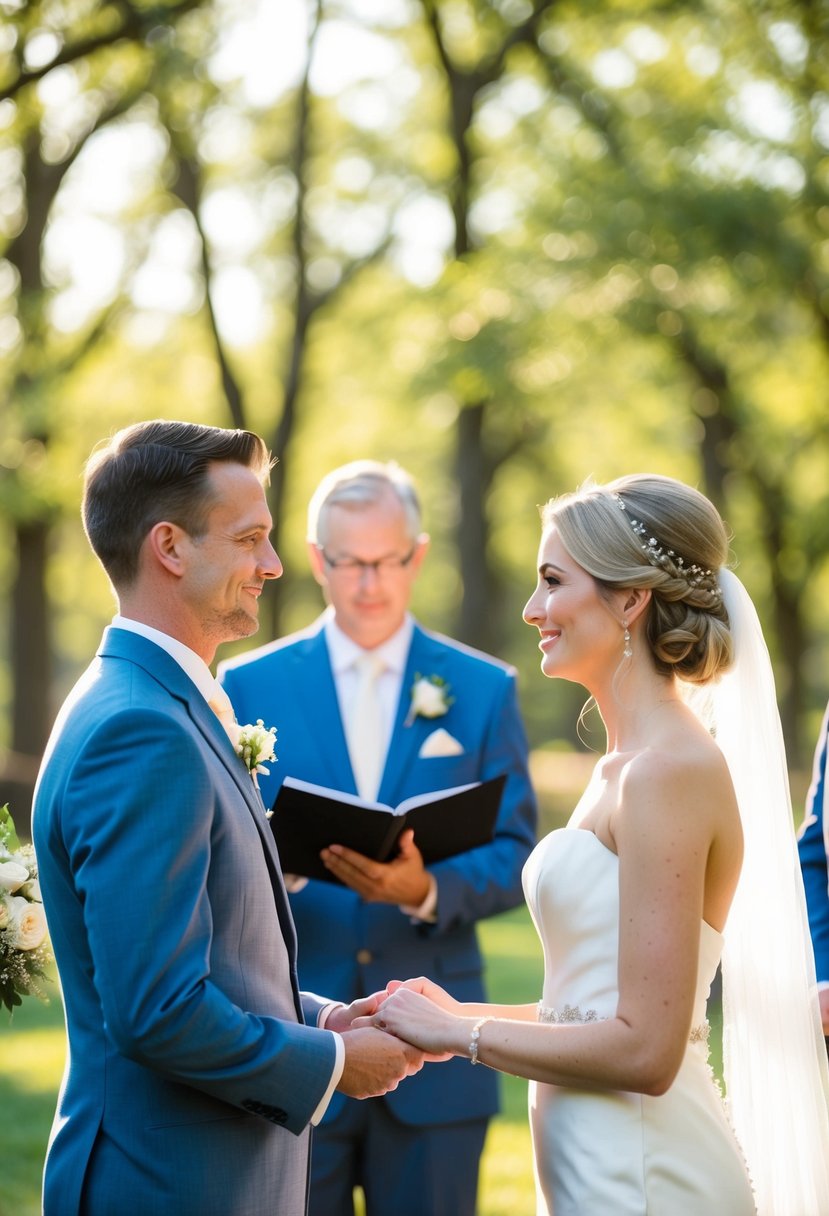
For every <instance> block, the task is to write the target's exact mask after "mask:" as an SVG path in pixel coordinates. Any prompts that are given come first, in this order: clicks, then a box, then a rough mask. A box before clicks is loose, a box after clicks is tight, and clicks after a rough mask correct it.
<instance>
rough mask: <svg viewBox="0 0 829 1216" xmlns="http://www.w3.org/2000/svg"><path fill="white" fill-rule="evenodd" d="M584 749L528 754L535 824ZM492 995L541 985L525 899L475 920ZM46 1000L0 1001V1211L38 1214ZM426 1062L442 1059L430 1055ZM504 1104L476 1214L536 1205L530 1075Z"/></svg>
mask: <svg viewBox="0 0 829 1216" xmlns="http://www.w3.org/2000/svg"><path fill="white" fill-rule="evenodd" d="M591 763H592V761H590V759H589V758H584V757H571V758H570V757H564V756H552V755H549V754H546V755H545V754H539V753H536V754H535V755H534V756H533V765H532V768H533V779H534V782H535V784H536V788H537V789H538V791H539V793H540V795H541V823H540V825H539V826H540V833H539V834H543V833H544V832H547V831H549V830H551V829H552V828H553V827H558V826H561V824H562V823H563V822H564V821H565V820H566V817H567V815H568V814H569V810H570V808H571V807H572V806H573V805H574V804H575V799H576V794H577V791H578V789H579V788H580V787H581V785H582V784H583V782H584V780H585V776H586V768H587V766H588V765H589V764H591ZM480 936H481V942H482V945H483V949H484V954H485V957H486V964H487V984H488V988H489V992H490V996H491V998H492V999H493V1000H494V1001H499V1002H505V1003H507V1002H513V1003H516V1004H522V1003H525V1002H527V1001H535V1000H537V999H538V998H539V996H540V994H541V977H542V959H541V948H540V945H539V943H538V939H537V937H536V934H535V930H534V929H533V927H532V924H531V921H530V917H529V913H528V912H527V911H526V909H525V908H523V907H522V908H516V909H514V910H513V911H511V912H507V913H505V914H504V915H502V916H498V917H493V918H492V919H491V920H489V921H485V922H483V923H482V924H481V925H480ZM50 990H51V993H52V999H51V1001H50V1003H49V1004H48V1005H45V1004H42V1003H41V1002H40V1001H38V1000H36V999H34V998H30V999H28V1000H26V1001H24V1003H23V1005H22V1006H21V1007H20V1008H18V1009H17V1010H16V1011H15V1013H14V1016H13V1018H12V1019H11V1020H9V1015H8V1013H7V1012H6V1010H5V1009H3V1008H2V1007H0V1216H38V1214H39V1212H40V1174H41V1169H42V1165H43V1157H44V1153H45V1149H46V1142H47V1138H48V1135H49V1128H50V1126H51V1122H52V1115H53V1112H54V1107H55V1096H56V1093H57V1089H58V1085H59V1083H60V1077H61V1072H62V1069H63V1054H64V1036H63V1015H62V1010H61V1004H60V999H59V997H58V995H57V989H56V988H54V987H52V986H51V985H50ZM709 1012H710V1016H711V1021H712V1035H711V1055H712V1064H713V1066H714V1069H715V1071H716V1072H718V1073H719V1071H720V1048H719V1039H720V1035H719V1024H718V1018H717V1014H718V1010H717V1008H716V1007H715V1008H713V1009H711V1010H710V1011H709ZM430 1067H439V1065H432V1066H430ZM502 1094H503V1110H502V1113H501V1114H500V1116H499V1117H498V1118H497V1119H495V1120H494V1121H493V1123H492V1125H491V1127H490V1131H489V1135H488V1138H487V1144H486V1149H485V1151H484V1159H483V1163H482V1177H481V1191H480V1204H479V1216H530V1214H531V1213H533V1212H534V1211H535V1198H534V1188H533V1180H532V1162H531V1153H530V1136H529V1129H528V1126H527V1084H526V1082H525V1081H522V1080H519V1079H518V1078H516V1077H503V1078H502Z"/></svg>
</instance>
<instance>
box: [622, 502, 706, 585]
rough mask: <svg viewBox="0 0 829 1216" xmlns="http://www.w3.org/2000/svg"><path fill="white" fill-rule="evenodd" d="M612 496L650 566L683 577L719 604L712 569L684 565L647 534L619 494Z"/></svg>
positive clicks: (669, 550) (680, 558)
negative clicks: (622, 512) (637, 539)
mask: <svg viewBox="0 0 829 1216" xmlns="http://www.w3.org/2000/svg"><path fill="white" fill-rule="evenodd" d="M612 496H613V498H614V499H615V501H616V503H617V505H618V506H619V507H620V508H621V509H622V510H623V511H624V513H625V516H626V518H627V520H628V523H629V524H630V526H631V528H632V529H633V531H634V532H635V533H636V535H637V537H638V538H639V544H640V546H641V548H642V552H643V553H644V554H645V557H646V558H647V559H648V561H649V563H650V564H651V565H652V566H658V567H659V568H660V569H662V570H664V571H665V573H666V574H669V575H671V577H672V578H681V579H684V581H685V582H686V583H687V584H688V586H689V587H691V588H693V589H694V590H695V591H696V590H699V591H705V592H707V593H708V595H710V596H711V602H712V604H719V603H720V602H721V600H722V590H721V589H720V586H719V583H718V582H717V578H716V575H715V574H714V571H713V570H708V569H706V568H705V567H704V566H698V565H697V564H696V562H694V563H693V564H691V565H686V564H685V559H684V558H683V557H681V556H680V555H679V554H678V553H675V552H674V550H673V549H666V548H665V547H664V546H663V545H661V544H660V543H659V541H658V540H657V539H656V537H655V536H649V535H648V529H647V528H646V527H645V525H644V524H643V523H642V521H641V519H635V518H634V516H632V515H631V514H630V513H629V512H628V509H627V506H626V504H625V501H624V499H623V498H622V496H621V494H616V493H613V495H612ZM705 584H707V586H706V585H705Z"/></svg>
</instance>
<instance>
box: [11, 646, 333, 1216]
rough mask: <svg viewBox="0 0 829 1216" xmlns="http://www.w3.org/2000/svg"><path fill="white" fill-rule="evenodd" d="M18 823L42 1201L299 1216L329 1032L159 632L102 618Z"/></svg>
mask: <svg viewBox="0 0 829 1216" xmlns="http://www.w3.org/2000/svg"><path fill="white" fill-rule="evenodd" d="M33 834H34V841H35V847H36V851H37V858H38V865H39V872H40V882H41V886H42V890H43V900H44V904H45V907H46V914H47V918H48V921H49V930H50V933H51V937H52V942H53V945H54V950H55V955H56V958H57V964H58V970H59V973H60V980H61V985H62V990H63V999H64V1005H65V1011H66V1026H67V1035H68V1059H67V1068H66V1073H65V1076H64V1082H63V1088H62V1090H61V1094H60V1097H59V1101H58V1110H57V1114H56V1117H55V1123H54V1127H53V1131H52V1139H51V1142H50V1147H49V1151H48V1157H47V1161H46V1167H45V1175H44V1211H45V1213H46V1216H75V1214H76V1213H90V1214H92V1216H99V1214H102V1213H106V1212H118V1213H119V1216H132V1214H134V1216H155V1214H158V1216H161V1214H162V1213H163V1214H164V1216H168V1214H169V1213H171V1212H181V1213H187V1212H198V1213H199V1216H204V1214H205V1213H208V1214H209V1213H214V1214H215V1216H229V1214H231V1213H232V1214H233V1216H273V1214H274V1213H275V1212H279V1213H280V1216H284V1214H285V1213H290V1214H291V1216H295V1214H301V1213H303V1212H304V1211H305V1195H306V1179H307V1166H308V1143H309V1136H308V1132H307V1124H308V1121H309V1119H310V1117H311V1115H312V1114H313V1112H314V1110H315V1108H316V1106H317V1105H318V1103H319V1101H320V1099H321V1098H322V1096H323V1094H324V1093H325V1090H326V1088H327V1086H328V1083H329V1081H330V1078H331V1073H332V1071H333V1065H334V1059H335V1044H334V1039H333V1036H332V1035H330V1034H329V1033H328V1032H326V1031H323V1030H317V1029H316V1027H312V1026H309V1025H305V1024H303V1014H305V1016H307V1017H308V1019H309V1021H311V1020H315V1019H316V1014H317V1013H318V1011H319V1008H320V1004H321V1003H320V1000H319V998H313V997H311V996H305V995H302V996H301V995H300V993H299V988H298V984H297V979H296V971H295V958H296V949H295V947H296V943H295V935H294V928H293V923H292V919H291V914H290V909H289V906H288V902H287V897H286V894H285V889H284V884H283V882H282V878H281V875H280V871H279V862H278V858H277V856H276V851H275V849H274V848H273V843H272V838H271V833H270V830H269V828H268V825H267V821H266V819H265V816H264V808H263V806H262V803H261V799H260V797H259V794H258V792H257V791H256V789H255V786H254V784H253V781H252V779H251V777H250V775H249V774H248V772H247V770H246V769H245V767H244V765H243V764H242V762H241V760H240V759H239V758H238V757H237V756H236V754H235V752H234V750H233V748H232V746H231V745H230V742H229V740H228V738H227V735H226V734H225V732H224V730H223V728H222V726H221V724H220V723H219V721H218V719H217V718H216V717H215V715H214V714H213V713H212V711H211V710H210V709H209V707H208V706H207V705H206V703H205V701H204V699H203V697H202V696H201V695H200V694H199V692H198V690H197V689H196V688H195V686H194V685H193V683H192V682H191V681H190V679H189V678H188V677H187V676H186V675H185V673H184V672H183V670H182V669H181V668H180V667H179V665H178V664H177V663H176V662H175V661H174V660H173V659H172V658H171V657H170V656H169V655H168V654H166V652H165V651H163V650H162V649H161V648H159V647H158V646H156V645H154V644H153V643H152V642H149V641H147V640H146V639H145V638H142V637H139V636H137V635H136V634H133V633H129V632H127V631H125V630H119V629H110V630H109V631H108V632H107V633H106V634H105V635H104V640H103V643H102V645H101V648H100V651H99V653H98V656H97V658H96V660H95V661H94V662H93V664H92V665H91V666H90V668H89V669H88V671H87V672H86V674H85V675H84V676H83V677H82V679H81V680H80V681H79V683H78V685H77V686H76V687H75V689H74V691H73V692H72V693H71V695H70V697H69V698H68V700H67V702H66V704H65V705H64V707H63V709H62V711H61V714H60V716H59V718H58V721H57V723H56V726H55V729H54V731H53V734H52V738H51V740H50V742H49V746H48V749H47V753H46V757H45V760H44V765H43V768H42V770H41V774H40V778H39V782H38V787H37V790H36V794H35V807H34V815H33Z"/></svg>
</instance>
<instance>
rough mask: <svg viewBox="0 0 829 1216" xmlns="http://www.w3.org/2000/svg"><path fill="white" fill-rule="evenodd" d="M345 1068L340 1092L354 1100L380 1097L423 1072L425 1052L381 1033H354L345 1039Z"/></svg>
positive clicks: (339, 1087) (341, 1078)
mask: <svg viewBox="0 0 829 1216" xmlns="http://www.w3.org/2000/svg"><path fill="white" fill-rule="evenodd" d="M343 1043H344V1044H345V1067H344V1068H343V1073H342V1076H341V1077H340V1083H339V1085H338V1086H337V1089H338V1090H340V1091H341V1093H344V1094H348V1095H349V1097H351V1098H378V1097H380V1096H381V1095H382V1094H387V1093H390V1092H391V1091H392V1090H393V1089H397V1086H398V1084H399V1083H400V1082H401V1081H402V1080H403V1078H404V1077H410V1076H412V1075H413V1074H414V1073H416V1072H420V1070H421V1068H422V1067H423V1052H422V1051H419V1050H418V1049H417V1048H416V1047H412V1046H411V1045H410V1044H409V1043H404V1042H403V1041H402V1039H396V1038H395V1037H394V1036H393V1035H390V1034H386V1033H385V1032H384V1031H382V1030H351V1031H349V1033H348V1034H346V1035H344V1036H343Z"/></svg>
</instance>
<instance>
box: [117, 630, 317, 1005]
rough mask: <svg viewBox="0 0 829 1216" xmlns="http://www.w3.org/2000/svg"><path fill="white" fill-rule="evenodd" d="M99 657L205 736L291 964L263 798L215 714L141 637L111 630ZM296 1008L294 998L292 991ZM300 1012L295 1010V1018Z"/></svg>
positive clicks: (287, 921) (287, 916) (290, 929)
mask: <svg viewBox="0 0 829 1216" xmlns="http://www.w3.org/2000/svg"><path fill="white" fill-rule="evenodd" d="M98 653H99V654H100V655H101V657H110V658H118V659H125V660H126V661H127V662H130V663H135V664H137V665H138V666H139V667H141V668H143V670H144V671H146V672H147V674H148V675H150V676H151V677H152V678H153V679H154V680H156V681H157V682H158V683H159V684H161V685H162V686H163V687H164V688H166V690H167V691H168V692H169V694H170V695H171V696H172V697H173V698H175V699H176V700H177V701H179V702H181V703H182V705H183V706H184V709H185V712H186V713H187V714H188V715H189V717H190V718H191V719H192V720H193V722H194V723H195V725H196V726H197V727H198V729H199V731H200V732H201V733H202V735H203V736H204V739H205V742H206V744H207V746H208V747H210V749H211V750H212V751H214V752H215V753H216V755H217V756H218V757H219V759H220V760H221V761H222V763H223V765H224V767H225V768H226V769H227V772H228V774H229V776H230V777H231V779H232V780H233V782H234V784H235V785H236V787H237V788H238V790H239V792H240V794H241V795H242V798H243V800H244V803H245V805H246V806H247V808H248V810H249V812H250V814H251V816H252V818H253V821H254V823H255V825H256V830H257V832H258V833H259V837H260V840H261V842H262V848H263V851H264V854H265V861H266V862H267V866H268V872H269V874H270V878H271V884H272V886H273V889H274V899H275V902H276V908H277V913H278V915H279V923H280V926H281V928H282V934H283V937H284V939H285V945H286V947H287V949H288V952H289V954H290V957H291V959H292V960H295V959H296V953H297V943H296V929H295V928H294V922H293V917H292V915H291V910H290V906H289V903H288V896H287V893H286V891H285V883H284V881H283V878H282V869H281V866H280V864H279V857H278V855H277V851H276V845H275V843H274V839H273V833H272V832H271V828H270V824H269V822H268V820H267V818H266V816H265V807H264V803H263V802H262V796H261V794H260V793H259V790H258V789H257V788H256V785H255V783H254V780H253V778H252V776H251V775H250V773H249V772H248V770H247V768H246V767H245V764H244V762H243V761H242V759H241V758H240V757H239V756H238V755H237V754H236V751H235V750H234V748H233V745H232V743H231V742H230V739H229V738H228V735H227V731H226V730H225V728H224V727H223V726H222V724H221V722H220V721H219V719H218V717H217V716H216V714H215V713H214V712H213V710H212V709H211V708H210V706H209V705H208V704H207V702H206V701H205V699H204V697H203V696H202V695H201V693H200V692H199V690H198V689H197V688H196V686H195V684H194V683H193V681H192V680H191V679H190V678H189V676H188V675H187V674H186V672H185V671H184V670H183V668H182V667H180V666H179V664H178V663H177V662H176V661H175V659H173V658H172V656H171V655H169V654H167V652H166V651H165V650H163V649H162V648H161V647H160V646H156V645H155V643H154V642H150V641H149V640H148V639H147V638H144V637H142V636H141V635H140V634H137V633H132V632H130V631H128V630H125V629H117V628H110V629H107V630H106V631H105V633H104V637H103V640H102V642H101V646H100V648H99V651H98ZM295 1000H296V1001H297V1007H298V1010H299V1004H298V995H297V993H296V991H295ZM301 1018H302V1014H301V1011H300V1020H301Z"/></svg>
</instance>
